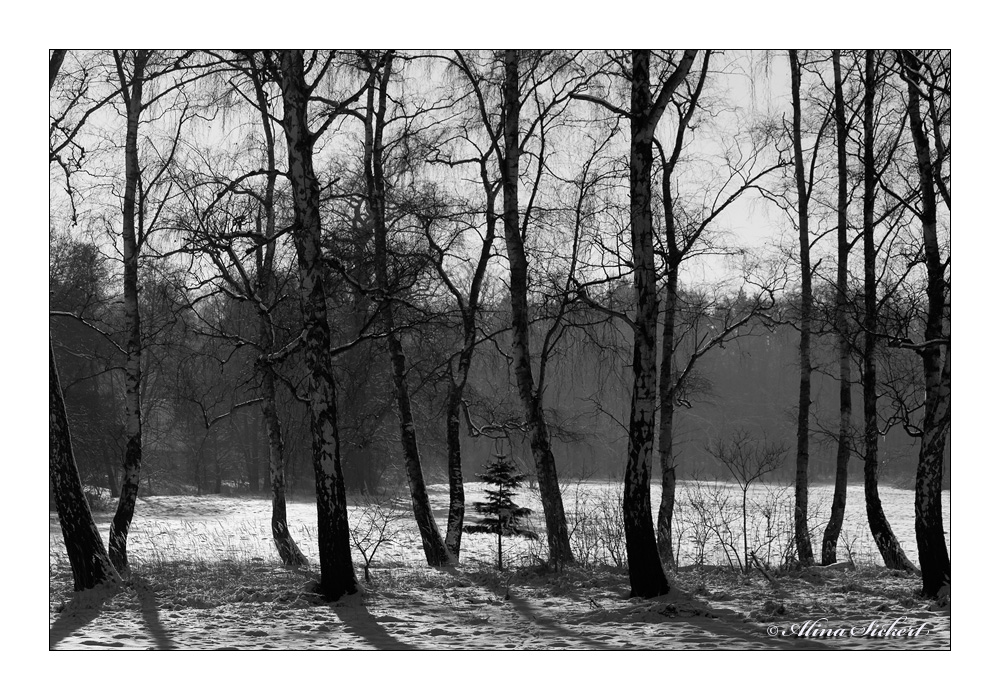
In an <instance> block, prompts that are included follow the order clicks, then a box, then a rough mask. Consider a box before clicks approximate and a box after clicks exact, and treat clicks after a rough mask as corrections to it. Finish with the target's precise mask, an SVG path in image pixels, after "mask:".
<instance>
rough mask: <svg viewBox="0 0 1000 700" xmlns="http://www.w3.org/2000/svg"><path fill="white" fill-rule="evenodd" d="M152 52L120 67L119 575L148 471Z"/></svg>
mask: <svg viewBox="0 0 1000 700" xmlns="http://www.w3.org/2000/svg"><path fill="white" fill-rule="evenodd" d="M148 60H149V52H147V51H144V50H137V51H136V52H135V60H134V64H133V66H131V68H132V73H131V77H130V78H129V79H126V74H125V72H124V67H125V61H126V58H125V57H124V56H123V57H122V59H121V62H120V64H119V76H120V78H121V91H122V98H123V102H124V104H125V116H126V126H125V191H124V195H123V198H122V262H123V263H124V295H123V302H124V310H125V319H126V323H127V324H128V337H127V340H126V343H125V411H126V442H125V459H124V464H123V467H124V475H123V477H122V484H121V496H120V498H119V499H118V509H117V510H116V511H115V517H114V520H113V521H112V522H111V533H110V535H109V538H108V554H109V555H110V557H111V563H112V564H114V566H115V568H116V569H117V570H118V571H119V572H123V573H124V572H125V571H126V570H127V569H128V550H127V543H128V531H129V527H131V525H132V515H133V514H134V513H135V499H136V497H137V495H138V493H139V479H140V470H141V467H142V409H141V397H140V386H141V383H142V367H141V359H142V358H141V352H142V340H141V335H140V322H139V250H140V248H141V246H142V241H141V240H140V239H139V232H137V231H136V215H137V211H136V195H137V193H138V188H139V178H140V177H141V173H140V170H139V141H138V139H139V117H140V115H141V113H142V108H143V104H142V88H143V81H144V76H145V69H146V63H147V61H148Z"/></svg>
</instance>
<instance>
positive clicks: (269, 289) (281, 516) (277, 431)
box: [250, 54, 309, 566]
mask: <svg viewBox="0 0 1000 700" xmlns="http://www.w3.org/2000/svg"><path fill="white" fill-rule="evenodd" d="M250 61H251V65H250V74H251V78H252V80H253V84H254V93H255V96H256V98H257V107H258V110H259V111H260V118H261V128H262V129H263V131H264V143H265V145H266V153H267V184H266V185H265V189H264V201H263V202H262V203H261V206H262V208H263V210H264V222H263V231H262V230H261V221H260V217H259V216H258V217H257V233H258V234H263V237H264V239H265V240H266V241H267V243H266V244H265V245H264V246H263V250H262V249H261V248H258V249H257V296H258V298H259V301H260V303H259V304H258V309H257V323H258V326H257V328H258V339H259V343H260V347H261V348H265V349H267V351H273V350H274V349H275V348H274V345H275V329H274V319H273V318H272V316H271V309H272V308H273V306H274V304H275V296H276V292H275V284H274V254H275V245H276V244H275V240H274V239H275V233H276V226H275V212H274V191H275V185H276V180H277V177H278V173H277V164H276V162H275V161H276V159H275V155H274V153H275V148H274V146H275V140H274V129H273V128H272V126H271V115H270V113H269V111H268V101H267V96H266V95H265V94H264V84H263V80H262V78H261V76H260V73H259V72H258V69H257V66H256V65H254V63H253V61H254V58H253V55H252V54H251V56H250ZM258 367H259V371H260V373H261V394H262V396H263V398H264V401H263V404H262V406H261V412H262V413H263V416H264V430H265V432H266V434H267V465H268V474H269V476H270V481H271V537H272V538H273V539H274V546H275V548H276V549H277V550H278V556H279V557H281V563H282V564H284V565H285V566H305V565H306V564H308V563H309V562H308V560H307V559H306V557H305V555H304V554H303V553H302V550H300V549H299V547H298V545H297V544H296V543H295V539H294V538H293V537H292V534H291V533H290V532H289V531H288V512H287V507H286V503H285V485H286V478H285V441H284V438H283V437H282V431H281V420H280V419H279V417H278V392H277V388H276V385H275V375H274V368H273V367H272V366H271V364H270V363H269V362H261V363H259V364H258Z"/></svg>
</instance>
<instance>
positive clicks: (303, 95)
mask: <svg viewBox="0 0 1000 700" xmlns="http://www.w3.org/2000/svg"><path fill="white" fill-rule="evenodd" d="M280 64H281V65H280V83H281V92H282V102H283V105H284V117H283V125H284V130H285V140H286V141H287V143H288V176H289V180H290V181H291V184H292V199H293V203H294V207H295V228H294V229H293V232H292V235H293V240H294V242H295V251H296V254H297V257H298V268H299V282H300V285H299V287H300V294H301V305H302V316H303V320H304V323H305V348H304V352H305V363H306V369H307V371H308V373H309V389H308V392H309V413H310V424H311V430H312V453H313V471H314V473H315V477H316V510H317V520H318V528H317V530H318V540H319V542H318V544H319V560H320V590H321V591H322V592H323V594H324V595H325V596H327V597H328V598H331V599H333V600H337V599H338V598H340V597H341V596H343V595H349V594H352V593H354V592H356V591H357V579H356V577H355V574H354V566H353V563H352V561H351V543H350V531H349V529H348V524H347V497H346V494H345V492H344V475H343V471H342V470H341V463H340V439H339V435H338V431H337V394H336V386H335V384H334V380H333V364H332V358H331V354H330V325H329V321H328V320H327V308H326V290H325V286H324V279H323V262H322V249H321V246H320V235H321V230H322V229H321V222H320V211H319V182H318V181H317V179H316V174H315V172H314V170H313V153H312V148H313V141H314V139H313V135H312V134H311V133H310V131H309V126H308V121H307V120H308V101H309V87H308V85H307V83H306V76H305V68H304V65H303V57H302V52H301V51H298V50H288V51H282V52H281V54H280Z"/></svg>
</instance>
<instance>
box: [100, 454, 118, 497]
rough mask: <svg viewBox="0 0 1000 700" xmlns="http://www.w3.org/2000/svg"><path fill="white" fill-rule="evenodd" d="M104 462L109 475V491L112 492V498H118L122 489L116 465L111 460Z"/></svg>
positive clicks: (106, 472)
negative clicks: (119, 486) (119, 485)
mask: <svg viewBox="0 0 1000 700" xmlns="http://www.w3.org/2000/svg"><path fill="white" fill-rule="evenodd" d="M104 464H105V466H104V469H105V474H106V475H107V477H108V491H110V492H111V497H112V498H118V496H120V495H121V491H120V489H119V488H118V475H117V474H115V467H114V465H113V464H112V463H111V462H110V461H106V462H105V463H104Z"/></svg>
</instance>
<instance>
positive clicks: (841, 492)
mask: <svg viewBox="0 0 1000 700" xmlns="http://www.w3.org/2000/svg"><path fill="white" fill-rule="evenodd" d="M833 85H834V87H833V90H834V102H835V105H834V109H835V114H836V120H837V296H836V309H835V314H836V326H837V350H838V353H839V356H840V357H839V359H840V427H839V430H838V434H837V475H836V480H835V482H834V486H833V505H832V506H831V510H830V522H829V523H827V526H826V530H825V531H824V533H823V552H822V560H821V561H822V564H823V565H824V566H827V565H829V564H834V563H836V561H837V541H838V540H839V539H840V530H841V528H842V527H843V525H844V508H845V507H846V505H847V466H848V463H849V462H850V459H851V348H850V339H849V337H848V333H849V330H848V328H847V267H848V263H849V259H848V258H849V254H850V247H849V245H848V243H847V194H848V193H847V110H846V109H845V107H844V88H843V83H842V80H841V70H840V51H838V50H837V49H834V50H833Z"/></svg>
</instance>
